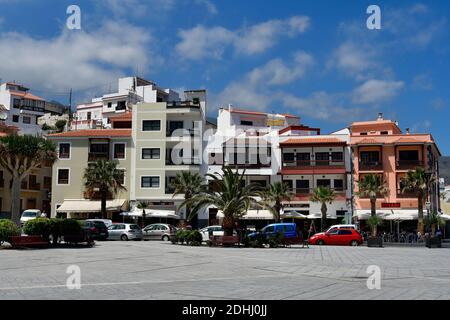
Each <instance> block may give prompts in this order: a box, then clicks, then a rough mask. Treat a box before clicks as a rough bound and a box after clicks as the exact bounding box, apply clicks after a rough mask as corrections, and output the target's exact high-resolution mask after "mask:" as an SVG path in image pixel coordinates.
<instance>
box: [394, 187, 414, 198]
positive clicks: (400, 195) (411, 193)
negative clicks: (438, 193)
mask: <svg viewBox="0 0 450 320" xmlns="http://www.w3.org/2000/svg"><path fill="white" fill-rule="evenodd" d="M397 198H408V199H417V194H416V193H415V192H414V191H409V190H405V191H403V190H402V189H398V190H397Z"/></svg>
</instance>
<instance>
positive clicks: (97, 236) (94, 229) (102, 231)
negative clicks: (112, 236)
mask: <svg viewBox="0 0 450 320" xmlns="http://www.w3.org/2000/svg"><path fill="white" fill-rule="evenodd" d="M81 226H82V228H83V229H84V230H89V233H90V235H91V238H92V239H93V240H106V239H108V236H109V232H108V227H106V225H105V223H104V222H103V221H90V220H85V221H82V222H81Z"/></svg>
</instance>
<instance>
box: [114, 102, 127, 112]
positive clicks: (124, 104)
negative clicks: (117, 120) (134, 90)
mask: <svg viewBox="0 0 450 320" xmlns="http://www.w3.org/2000/svg"><path fill="white" fill-rule="evenodd" d="M126 108H127V102H126V101H119V102H117V107H116V110H125V109H126Z"/></svg>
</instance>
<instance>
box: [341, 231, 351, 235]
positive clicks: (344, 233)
mask: <svg viewBox="0 0 450 320" xmlns="http://www.w3.org/2000/svg"><path fill="white" fill-rule="evenodd" d="M351 234H352V232H351V231H350V230H339V235H346V236H350V235H351Z"/></svg>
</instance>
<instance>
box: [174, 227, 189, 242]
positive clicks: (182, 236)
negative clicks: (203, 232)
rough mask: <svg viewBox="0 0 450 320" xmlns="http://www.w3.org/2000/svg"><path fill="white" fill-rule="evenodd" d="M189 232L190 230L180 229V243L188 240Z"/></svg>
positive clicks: (178, 233)
mask: <svg viewBox="0 0 450 320" xmlns="http://www.w3.org/2000/svg"><path fill="white" fill-rule="evenodd" d="M188 232H189V230H178V232H177V236H176V237H177V241H178V243H181V244H183V243H184V242H185V241H186V237H187V234H188Z"/></svg>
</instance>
